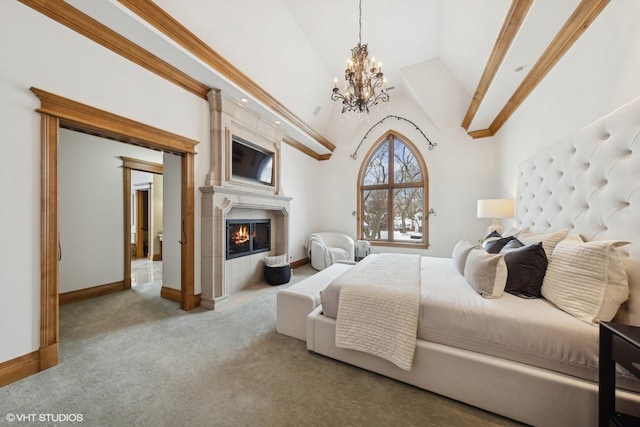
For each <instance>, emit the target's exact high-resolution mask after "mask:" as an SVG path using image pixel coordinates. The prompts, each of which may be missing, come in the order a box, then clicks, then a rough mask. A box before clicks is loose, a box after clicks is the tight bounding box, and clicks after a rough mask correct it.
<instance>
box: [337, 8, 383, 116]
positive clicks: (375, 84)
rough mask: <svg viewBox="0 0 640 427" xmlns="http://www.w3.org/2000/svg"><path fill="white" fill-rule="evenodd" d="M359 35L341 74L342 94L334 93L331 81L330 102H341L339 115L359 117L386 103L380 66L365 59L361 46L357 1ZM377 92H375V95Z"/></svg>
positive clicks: (372, 59)
mask: <svg viewBox="0 0 640 427" xmlns="http://www.w3.org/2000/svg"><path fill="white" fill-rule="evenodd" d="M359 11H360V21H359V24H360V31H359V32H358V45H357V46H356V47H354V48H353V49H351V59H350V60H349V61H348V62H347V69H346V70H345V71H344V80H345V84H344V93H340V92H339V89H338V78H337V77H336V79H335V80H334V86H333V92H332V94H331V99H332V100H334V101H337V100H339V99H341V100H342V112H343V113H344V112H351V111H353V112H356V113H358V114H359V115H366V114H369V107H371V106H373V105H378V102H387V101H389V94H388V93H387V87H386V80H385V78H384V75H383V74H382V64H381V63H378V66H377V67H376V61H375V59H374V58H373V57H371V59H369V50H368V49H367V45H366V43H365V44H362V0H360V10H359ZM376 89H379V92H376Z"/></svg>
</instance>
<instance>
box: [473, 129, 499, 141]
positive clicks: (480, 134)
mask: <svg viewBox="0 0 640 427" xmlns="http://www.w3.org/2000/svg"><path fill="white" fill-rule="evenodd" d="M468 134H469V136H470V137H471V138H473V139H476V138H487V137H489V136H493V132H491V130H490V129H479V130H472V131H470V132H468Z"/></svg>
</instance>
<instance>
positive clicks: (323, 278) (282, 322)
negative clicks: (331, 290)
mask: <svg viewBox="0 0 640 427" xmlns="http://www.w3.org/2000/svg"><path fill="white" fill-rule="evenodd" d="M354 264H355V263H353V262H351V263H346V262H338V263H335V264H332V265H331V266H330V267H328V268H325V269H324V270H322V271H320V272H318V273H316V274H314V275H313V276H311V277H309V278H307V279H304V280H303V281H301V282H299V283H296V284H295V285H292V286H290V287H288V288H287V289H282V290H280V291H278V294H277V295H276V310H277V314H276V331H277V332H278V333H279V334H282V335H288V336H290V337H293V338H297V339H299V340H302V341H306V340H307V315H308V314H309V313H311V312H312V311H313V310H314V309H315V308H316V307H317V306H318V305H320V291H322V290H324V288H326V287H327V285H329V283H331V281H333V279H335V278H336V277H338V276H339V275H341V274H342V273H344V272H345V271H347V270H349V269H350V268H351V267H353V265H354Z"/></svg>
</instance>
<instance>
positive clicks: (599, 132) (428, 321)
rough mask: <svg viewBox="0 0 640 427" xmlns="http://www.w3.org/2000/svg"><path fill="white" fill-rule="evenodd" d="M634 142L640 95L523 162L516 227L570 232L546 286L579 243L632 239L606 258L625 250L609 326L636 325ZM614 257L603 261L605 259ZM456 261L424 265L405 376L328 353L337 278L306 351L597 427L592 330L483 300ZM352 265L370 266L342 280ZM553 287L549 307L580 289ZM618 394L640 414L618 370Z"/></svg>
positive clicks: (550, 314) (525, 305) (311, 323)
mask: <svg viewBox="0 0 640 427" xmlns="http://www.w3.org/2000/svg"><path fill="white" fill-rule="evenodd" d="M639 135H640V99H636V100H634V101H632V102H630V103H628V104H626V105H624V106H622V107H620V108H619V109H617V110H615V111H614V112H612V113H610V114H608V115H606V116H604V117H602V118H601V119H599V120H597V121H595V122H594V123H592V124H590V125H588V126H586V127H585V128H583V129H581V130H579V131H578V132H576V133H575V134H574V135H572V136H571V137H569V138H567V139H565V140H563V141H560V142H558V143H556V144H554V145H552V146H550V147H549V148H548V149H546V150H544V151H542V152H540V153H538V154H537V155H535V156H534V157H533V158H531V159H529V160H527V161H525V162H524V163H522V164H521V165H520V172H519V173H520V175H519V178H518V188H517V195H516V229H517V230H522V229H528V230H529V233H533V234H537V235H538V236H549V235H552V234H554V233H561V231H562V230H566V232H565V233H564V234H563V235H562V237H561V238H560V239H556V240H558V241H556V242H554V244H553V246H552V247H551V250H550V251H549V267H548V269H547V275H546V276H545V280H547V279H548V278H549V277H551V275H550V273H549V271H550V269H551V266H552V265H554V268H555V271H556V274H557V273H558V272H559V273H562V274H564V272H565V270H567V269H571V264H569V265H568V267H567V266H566V265H565V266H562V264H561V263H560V260H562V259H564V258H563V257H562V256H561V255H562V254H561V252H562V250H573V249H571V248H573V246H571V245H572V244H573V245H577V246H576V247H578V248H582V246H580V245H581V243H576V241H575V239H578V238H577V237H575V236H580V237H581V238H582V240H584V241H585V242H595V243H593V245H595V246H598V245H600V246H603V245H604V243H603V241H610V240H621V241H625V242H628V243H620V244H619V246H620V247H621V248H620V249H615V250H614V249H613V248H610V249H607V251H609V252H607V253H610V254H620V253H622V255H620V258H619V259H618V261H619V262H620V263H623V264H621V265H622V268H623V270H624V274H625V275H626V278H625V281H626V282H625V283H628V299H627V295H625V296H624V299H623V300H626V301H625V302H624V303H623V304H622V305H621V306H620V307H619V308H618V307H617V306H616V307H615V318H614V321H616V322H621V323H626V324H631V325H635V326H640V136H639ZM517 236H518V235H517V234H516V237H517ZM567 236H569V237H567ZM529 237H530V236H529ZM523 239H524V236H523ZM572 239H574V241H573V243H572V242H571V240H572ZM582 240H581V241H582ZM616 246H618V244H616ZM622 247H624V249H622ZM566 248H569V249H566ZM607 248H609V246H607ZM546 249H547V250H548V249H549V248H546ZM556 250H557V251H558V256H557V257H555V252H554V251H556ZM474 253H477V252H474ZM580 256H582V255H580ZM612 256H613V255H609V256H607V257H605V258H606V259H605V261H604V262H608V263H612V262H613V261H610V259H613V258H612ZM615 256H618V255H615ZM372 259H373V257H372ZM577 259H578V260H579V259H580V258H577ZM607 260H609V261H607ZM365 261H366V259H365ZM454 261H455V252H454V257H453V259H441V258H429V257H421V258H420V273H419V274H420V278H421V280H422V283H421V286H420V291H419V293H420V304H421V305H420V312H419V319H418V327H417V330H418V334H417V340H416V346H415V353H414V355H413V360H412V365H411V367H410V370H406V369H403V368H402V367H400V365H399V364H397V363H392V362H390V361H389V360H385V359H383V358H381V357H377V356H374V355H371V354H368V353H364V352H362V351H356V350H352V349H349V348H344V347H339V346H337V345H336V330H337V329H338V331H339V332H340V333H342V332H341V329H339V328H337V326H336V317H339V316H338V310H340V309H341V308H340V307H339V306H338V303H337V301H338V300H339V295H340V289H344V288H341V286H340V285H339V286H338V290H337V292H336V289H333V290H332V289H331V287H332V285H333V284H334V283H333V282H332V283H331V284H330V285H329V286H328V287H327V288H326V289H325V290H324V291H323V295H322V303H323V304H322V305H319V306H318V307H316V308H315V310H313V311H312V312H311V313H310V314H309V315H308V316H307V319H306V328H307V330H306V340H307V347H308V349H309V350H310V351H313V352H315V353H318V354H322V355H325V356H328V357H331V358H334V359H338V360H341V361H344V362H346V363H350V364H352V365H355V366H359V367H361V368H364V369H368V370H371V371H373V372H377V373H380V374H382V375H386V376H389V377H391V378H395V379H397V380H400V381H403V382H406V383H409V384H412V385H415V386H417V387H420V388H423V389H426V390H429V391H432V392H435V393H438V394H442V395H444V396H448V397H451V398H453V399H456V400H459V401H462V402H465V403H468V404H471V405H474V406H477V407H480V408H483V409H485V410H488V411H491V412H494V413H497V414H501V415H504V416H506V417H509V418H512V419H514V420H518V421H521V422H524V423H527V424H531V425H537V426H564V425H566V426H574V425H580V426H595V425H597V410H598V409H597V408H598V384H597V351H598V328H597V326H595V323H597V322H595V323H594V322H589V321H587V320H585V319H584V318H583V319H580V318H579V317H580V316H578V315H577V314H576V313H573V312H571V310H572V307H571V306H569V307H568V308H567V307H566V306H564V305H562V307H563V309H562V310H561V309H560V308H558V306H556V305H555V304H552V303H551V302H549V300H547V298H539V299H524V298H519V297H518V296H515V295H512V294H510V293H503V294H502V295H501V296H500V297H499V298H482V297H479V294H478V289H474V288H473V287H471V286H469V281H468V277H465V275H464V273H465V272H466V270H465V271H464V272H462V273H461V271H460V270H458V268H457V265H456V263H455V262H454ZM574 261H575V260H574ZM371 262H373V261H371ZM554 262H555V263H556V264H554ZM356 268H363V269H364V268H366V265H365V264H363V267H360V265H358V266H355V267H353V269H351V270H349V272H350V273H352V272H353V271H354V270H355V269H356ZM582 268H583V269H588V268H589V265H588V264H585V266H583V267H582ZM345 274H347V273H345ZM554 277H556V276H554ZM557 277H560V279H562V277H564V276H562V275H560V276H557ZM557 277H556V279H557ZM567 277H569V276H567ZM609 277H613V273H609ZM560 279H558V280H557V283H556V284H555V287H553V286H552V282H551V281H549V286H548V287H547V289H549V291H548V292H547V295H549V298H550V299H551V298H552V296H553V295H554V294H553V293H551V290H553V289H556V290H558V289H559V292H560V293H561V294H562V293H563V292H565V288H566V289H570V288H571V287H572V286H574V285H575V283H574V282H576V281H574V280H572V279H570V278H567V279H565V280H564V282H563V281H562V280H560ZM549 280H550V279H549ZM612 280H613V279H612ZM545 283H546V282H545ZM625 286H626V284H625ZM334 288H335V286H334ZM611 289H613V288H611ZM615 289H618V288H615ZM578 290H579V289H578ZM567 292H568V291H567ZM608 292H609V290H607V293H608ZM332 294H333V296H331V295H332ZM607 295H608V294H607ZM493 296H496V295H493ZM332 298H333V302H332ZM553 298H556V296H553ZM560 298H561V299H560V300H556V299H553V301H554V302H555V303H557V304H565V303H569V305H571V304H573V303H574V302H575V301H574V300H580V298H582V297H581V296H580V295H578V296H577V297H576V295H575V294H574V295H573V296H572V295H571V294H569V295H568V296H567V295H561V296H560ZM562 298H564V299H562ZM567 298H568V299H567ZM607 298H609V297H608V296H607ZM618 298H619V296H618ZM340 301H342V300H340ZM340 303H341V304H342V302H340ZM605 305H606V304H602V307H604V306H605ZM618 305H619V304H618ZM614 306H615V304H614ZM567 310H568V311H567ZM602 310H604V308H603V309H602ZM602 310H601V311H600V313H602ZM514 313H515V314H514ZM598 315H600V314H598ZM611 315H613V314H611ZM576 316H577V317H576ZM590 323H593V324H590ZM618 386H619V389H618V390H617V395H616V405H617V406H616V409H617V410H619V411H623V412H626V413H630V414H633V415H635V416H640V382H639V381H638V380H637V379H634V378H633V377H632V376H631V375H630V374H628V373H625V372H623V371H620V372H619V376H618Z"/></svg>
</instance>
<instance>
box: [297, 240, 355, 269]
mask: <svg viewBox="0 0 640 427" xmlns="http://www.w3.org/2000/svg"><path fill="white" fill-rule="evenodd" d="M304 246H305V248H307V251H308V253H309V258H310V259H311V266H312V267H313V268H314V269H316V270H324V269H325V268H327V267H329V266H330V265H331V264H333V263H334V262H336V261H353V260H354V255H355V253H354V246H355V245H354V241H353V239H352V238H351V237H349V236H347V235H346V234H342V233H334V232H330V231H325V232H322V233H313V234H312V235H311V236H309V239H308V240H307V243H306V244H305V245H304Z"/></svg>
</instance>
